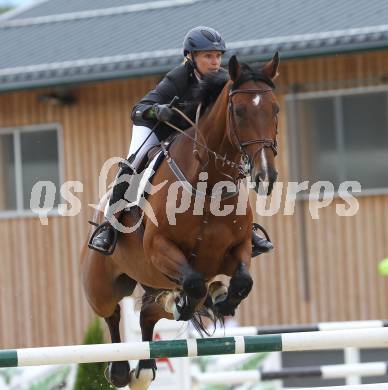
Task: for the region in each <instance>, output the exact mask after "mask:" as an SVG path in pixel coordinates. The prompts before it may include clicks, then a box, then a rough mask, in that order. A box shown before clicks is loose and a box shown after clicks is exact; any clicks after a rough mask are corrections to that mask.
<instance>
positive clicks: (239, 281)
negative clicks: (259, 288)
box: [229, 273, 253, 299]
mask: <svg viewBox="0 0 388 390" xmlns="http://www.w3.org/2000/svg"><path fill="white" fill-rule="evenodd" d="M252 286H253V279H252V277H251V275H250V274H249V273H241V274H238V275H236V276H234V277H233V278H232V279H231V280H230V285H229V293H230V295H231V296H232V297H238V298H239V299H244V298H246V297H247V296H248V294H249V293H250V292H251V290H252Z"/></svg>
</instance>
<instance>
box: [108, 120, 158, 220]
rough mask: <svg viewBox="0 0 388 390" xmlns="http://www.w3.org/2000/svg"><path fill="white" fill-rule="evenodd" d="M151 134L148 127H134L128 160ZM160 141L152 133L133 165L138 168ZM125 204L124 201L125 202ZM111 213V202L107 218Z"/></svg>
mask: <svg viewBox="0 0 388 390" xmlns="http://www.w3.org/2000/svg"><path fill="white" fill-rule="evenodd" d="M150 133H151V129H149V128H148V127H146V126H136V125H133V127H132V139H131V144H130V146H129V151H128V156H127V158H128V157H129V156H130V155H131V154H133V153H135V152H136V151H137V149H138V148H139V147H140V145H141V144H142V143H143V142H144V140H145V139H146V138H147V137H148V135H149V134H150ZM158 144H159V140H158V137H157V136H156V135H155V133H152V134H151V135H150V136H149V138H148V139H147V141H146V142H145V143H144V145H143V146H142V147H141V149H140V150H139V151H138V153H137V154H136V158H135V160H134V161H133V162H132V164H133V165H134V166H135V167H136V166H137V165H138V164H139V162H140V160H141V159H142V158H143V157H144V155H145V154H146V153H147V151H148V150H149V149H150V148H151V146H154V145H158ZM123 202H124V201H123ZM110 214H111V213H110V212H109V200H108V202H107V203H106V205H105V211H104V215H105V217H108V215H109V216H110Z"/></svg>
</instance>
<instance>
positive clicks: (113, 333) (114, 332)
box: [105, 305, 130, 387]
mask: <svg viewBox="0 0 388 390" xmlns="http://www.w3.org/2000/svg"><path fill="white" fill-rule="evenodd" d="M105 322H106V323H107V325H108V327H109V332H110V337H111V340H112V343H121V337H120V306H119V305H117V306H116V309H115V311H114V313H113V314H112V315H111V316H110V317H106V318H105ZM129 370H130V367H129V363H128V362H127V361H120V362H111V363H109V365H108V368H107V371H106V373H105V376H106V378H107V380H108V381H109V382H110V383H111V384H113V385H114V386H116V387H124V386H126V385H127V384H128V383H129Z"/></svg>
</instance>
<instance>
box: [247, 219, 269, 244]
mask: <svg viewBox="0 0 388 390" xmlns="http://www.w3.org/2000/svg"><path fill="white" fill-rule="evenodd" d="M252 229H253V230H254V231H255V232H256V231H257V230H261V232H262V233H263V234H264V236H265V238H266V240H267V241H269V242H270V243H271V244H272V241H271V239H270V237H269V235H268V233H267V232H266V230H265V229H264V228H263V226H261V225H259V224H258V223H255V222H254V223H253V227H252Z"/></svg>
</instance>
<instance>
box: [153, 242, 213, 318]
mask: <svg viewBox="0 0 388 390" xmlns="http://www.w3.org/2000/svg"><path fill="white" fill-rule="evenodd" d="M150 258H151V261H152V263H153V264H154V266H155V267H157V268H158V269H159V271H160V272H162V273H163V274H164V275H165V276H167V277H168V278H169V279H170V280H173V281H175V282H176V283H177V284H178V285H180V286H181V287H182V294H181V295H180V297H179V298H178V299H177V302H176V304H175V306H174V308H173V313H174V319H175V320H177V321H188V320H190V319H191V318H192V316H193V314H194V312H195V309H196V307H197V306H198V305H199V304H200V303H201V302H202V301H203V300H204V299H205V298H206V295H207V286H206V284H205V281H204V279H203V276H202V274H200V273H199V272H197V271H195V270H194V269H193V268H192V267H191V266H190V264H189V262H188V261H187V259H186V256H185V254H184V253H183V252H182V251H181V250H180V249H179V248H178V246H177V245H175V244H174V243H173V242H172V241H170V240H168V239H167V238H165V237H164V236H162V235H161V234H156V235H155V236H154V237H153V240H152V245H151V250H150Z"/></svg>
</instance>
